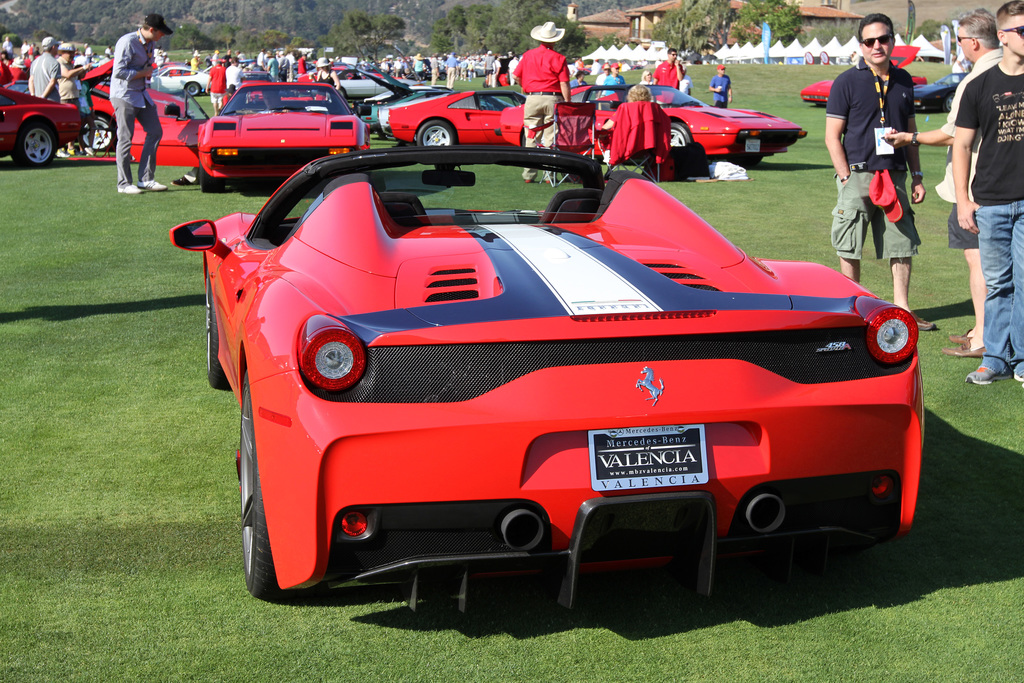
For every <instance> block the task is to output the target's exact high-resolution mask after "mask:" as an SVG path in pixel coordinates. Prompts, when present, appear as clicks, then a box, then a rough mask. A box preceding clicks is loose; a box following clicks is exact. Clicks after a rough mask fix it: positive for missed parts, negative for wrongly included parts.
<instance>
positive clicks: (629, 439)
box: [587, 424, 710, 493]
mask: <svg viewBox="0 0 1024 683" xmlns="http://www.w3.org/2000/svg"><path fill="white" fill-rule="evenodd" d="M705 437H706V432H705V426H704V425H703V424H688V425H656V426H651V427H620V428H615V429H593V430H590V431H588V432H587V444H588V448H589V460H590V486H591V488H592V489H593V490H594V491H598V492H601V493H606V492H616V491H629V490H643V489H654V488H665V487H673V486H697V485H701V484H706V483H708V480H709V479H710V476H709V472H708V454H707V441H706V438H705Z"/></svg>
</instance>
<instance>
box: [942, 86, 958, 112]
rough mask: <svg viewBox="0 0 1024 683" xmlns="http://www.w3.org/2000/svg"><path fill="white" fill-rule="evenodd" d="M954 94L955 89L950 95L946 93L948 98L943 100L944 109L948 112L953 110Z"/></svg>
mask: <svg viewBox="0 0 1024 683" xmlns="http://www.w3.org/2000/svg"><path fill="white" fill-rule="evenodd" d="M954 96H956V91H955V90H954V91H953V92H951V93H949V94H948V95H946V99H944V100H942V111H944V112H947V113H948V112H951V111H953V97H954Z"/></svg>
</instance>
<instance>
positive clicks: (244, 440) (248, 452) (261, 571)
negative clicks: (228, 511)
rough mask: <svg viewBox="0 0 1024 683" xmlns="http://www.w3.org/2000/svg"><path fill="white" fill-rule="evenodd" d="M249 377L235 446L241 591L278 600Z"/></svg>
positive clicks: (263, 598)
mask: <svg viewBox="0 0 1024 683" xmlns="http://www.w3.org/2000/svg"><path fill="white" fill-rule="evenodd" d="M252 414H253V411H252V393H251V391H250V390H249V376H248V375H246V376H245V379H244V380H243V381H242V427H241V435H240V439H239V446H238V456H239V459H238V481H239V490H240V492H241V502H242V562H243V568H244V571H245V587H246V588H248V589H249V592H250V593H252V594H253V596H254V597H257V598H260V599H262V600H273V599H275V598H279V597H281V596H282V594H283V591H282V590H281V587H280V586H278V584H277V572H276V571H275V570H274V558H273V555H271V553H270V535H269V534H268V533H267V518H266V515H265V513H264V510H263V490H262V488H261V487H260V470H259V463H258V461H257V458H256V432H255V429H254V428H253V423H252Z"/></svg>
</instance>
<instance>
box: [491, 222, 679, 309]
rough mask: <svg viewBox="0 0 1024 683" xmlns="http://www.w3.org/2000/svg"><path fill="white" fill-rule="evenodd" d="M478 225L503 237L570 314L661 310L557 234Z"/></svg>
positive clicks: (520, 227) (532, 228)
mask: <svg viewBox="0 0 1024 683" xmlns="http://www.w3.org/2000/svg"><path fill="white" fill-rule="evenodd" d="M481 227H484V228H486V229H487V230H489V231H490V232H492V233H494V234H495V235H498V236H499V237H501V238H502V239H503V240H505V242H507V243H508V245H509V246H511V247H512V248H513V249H514V250H515V251H516V253H518V254H519V255H520V256H521V257H522V258H523V260H525V261H526V262H527V263H528V264H530V267H531V268H533V270H534V272H536V273H537V275H538V276H540V278H541V279H542V280H544V282H545V283H546V284H547V286H548V288H549V289H550V290H551V292H552V293H553V294H554V295H555V296H556V297H558V299H559V301H561V302H562V306H564V307H565V310H566V312H568V313H569V315H593V314H598V313H637V312H640V313H643V312H649V311H660V310H661V308H659V307H658V306H657V305H655V303H654V302H653V301H651V300H650V299H648V298H647V297H646V296H645V295H644V293H643V292H641V291H640V290H639V289H637V288H636V287H634V286H633V285H632V284H631V283H630V282H629V281H628V280H626V279H624V278H623V277H622V276H621V275H619V274H618V273H616V272H615V271H614V270H612V269H610V268H609V267H608V266H606V265H605V264H603V263H601V262H600V261H598V260H597V259H595V258H594V257H593V256H591V255H590V254H588V253H587V252H586V250H584V249H580V248H579V247H577V246H576V245H574V244H572V243H571V242H569V241H567V240H564V239H562V238H561V237H559V236H557V235H553V234H551V233H550V232H547V231H546V230H542V229H541V228H538V227H535V226H532V225H485V226H481Z"/></svg>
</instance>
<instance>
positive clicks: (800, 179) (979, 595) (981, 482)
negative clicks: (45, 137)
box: [0, 65, 1024, 682]
mask: <svg viewBox="0 0 1024 683" xmlns="http://www.w3.org/2000/svg"><path fill="white" fill-rule="evenodd" d="M839 70H840V69H838V68H831V67H814V68H810V67H781V66H767V67H765V66H736V67H733V68H731V69H730V73H731V75H732V76H733V80H734V88H735V92H736V101H735V103H734V104H735V106H737V107H749V108H754V109H759V110H762V111H769V112H772V113H774V114H777V115H780V116H783V117H785V118H789V119H791V120H793V121H796V122H798V123H800V124H801V125H802V126H804V127H805V128H807V130H809V131H810V134H809V136H808V137H807V138H806V139H805V140H803V141H801V142H799V143H798V144H797V145H796V146H795V147H794V148H793V150H792V151H791V152H790V153H787V154H784V155H780V156H777V157H773V158H770V159H767V160H766V161H765V162H764V163H763V164H761V166H759V167H757V168H756V169H753V170H752V171H751V177H752V180H751V181H750V182H737V183H709V184H695V183H666V184H664V185H663V187H664V188H665V189H666V190H667V191H669V192H671V193H672V194H674V195H675V196H677V197H679V198H680V199H682V200H683V201H684V202H686V203H687V204H688V205H689V206H691V207H692V208H694V209H695V210H696V211H697V212H698V213H699V214H701V215H702V216H704V217H705V218H706V219H707V220H709V221H710V222H711V223H712V224H713V225H715V226H716V227H717V228H718V229H719V230H721V231H722V232H723V233H724V234H726V235H727V236H728V237H730V238H731V239H732V240H734V241H735V242H736V243H737V244H738V245H740V246H741V247H742V248H743V249H744V250H746V251H747V252H749V253H750V254H753V255H757V256H762V257H768V258H782V259H805V260H811V261H817V262H820V263H825V264H828V265H830V266H833V267H835V266H836V258H835V254H834V252H833V251H832V249H831V247H830V246H829V225H830V220H831V216H830V212H831V209H832V206H833V203H834V199H835V185H834V180H833V177H832V170H831V164H830V162H829V158H828V154H827V152H826V150H825V147H824V143H823V132H824V110H823V109H821V108H817V107H813V106H810V105H807V104H804V103H802V102H800V100H799V98H798V97H797V95H796V93H797V92H798V91H799V89H800V88H802V87H803V86H804V85H807V84H808V83H811V82H814V81H817V80H821V79H823V78H826V77H832V76H833V75H834V74H836V73H838V72H839ZM913 71H914V73H921V74H923V75H926V76H928V78H929V80H934V79H935V78H936V77H938V76H939V75H941V74H942V67H940V66H929V65H922V66H920V67H919V66H918V65H915V67H914V69H913ZM690 74H691V76H692V77H693V79H694V81H695V87H696V92H697V94H698V95H700V96H702V89H706V87H707V82H708V80H709V78H710V75H711V67H695V68H692V69H691V70H690ZM705 99H707V98H705ZM942 116H943V115H935V114H932V115H931V116H930V117H927V120H926V118H925V117H923V116H922V117H920V119H921V120H920V121H919V127H920V128H921V129H932V128H935V127H937V126H938V125H939V124H940V122H941V119H942ZM922 158H923V165H924V170H925V172H926V179H925V180H926V187H927V189H928V197H927V199H926V200H925V202H924V203H923V204H922V205H920V206H919V207H917V208H916V209H915V210H916V213H917V219H918V228H919V230H920V232H921V234H922V237H923V239H924V244H923V245H922V246H921V255H920V257H918V258H917V259H915V261H914V273H913V280H912V284H911V302H912V304H913V306H914V308H915V309H916V310H917V311H918V312H919V313H920V314H921V315H922V316H924V317H925V318H928V319H930V320H934V321H935V322H937V323H938V324H939V326H940V331H939V332H934V333H925V334H922V336H921V342H920V353H921V362H922V366H923V369H924V376H925V408H926V411H927V421H926V440H925V450H924V468H923V476H922V483H921V492H920V500H919V505H918V514H917V519H916V523H915V527H914V529H913V531H912V532H911V533H910V535H909V536H907V537H905V538H903V539H900V540H897V541H894V542H892V543H888V544H883V545H881V546H878V547H876V548H872V549H870V550H868V551H866V552H863V553H859V554H856V555H849V556H839V557H833V558H831V560H830V567H829V571H828V572H827V573H826V574H825V575H824V576H816V575H811V574H808V573H806V572H803V571H802V570H796V571H795V572H794V577H793V580H792V581H791V582H790V583H788V584H780V583H776V582H774V581H772V580H770V579H768V578H766V577H765V576H764V575H762V574H761V573H760V572H759V571H757V570H756V569H755V568H753V566H752V565H750V564H748V563H747V562H746V561H744V560H730V561H724V562H721V563H720V564H719V565H718V575H717V580H716V584H715V593H714V595H713V596H712V597H711V598H702V597H700V596H697V595H694V594H692V593H690V592H688V591H687V590H685V589H683V588H681V587H679V586H678V585H677V584H675V583H674V582H673V581H672V580H671V579H670V578H669V577H668V575H667V574H665V573H663V572H660V571H655V572H637V573H625V574H604V575H588V576H585V577H584V578H583V580H582V585H581V589H580V590H581V592H580V600H579V606H578V607H577V609H575V610H573V611H569V610H565V609H563V608H561V607H559V606H558V605H557V604H556V603H555V602H554V600H553V599H551V598H550V596H549V595H548V594H547V592H546V590H545V587H544V586H543V585H541V583H540V582H539V581H537V580H536V579H534V578H530V577H524V578H513V579H501V580H498V579H495V580H478V581H476V582H473V583H471V584H470V594H469V610H468V612H467V613H466V614H461V613H459V612H458V611H457V610H456V609H455V608H454V605H453V604H451V603H450V602H449V601H448V600H447V599H446V598H445V596H444V595H442V594H441V593H440V592H436V591H433V590H429V589H428V591H427V598H426V600H425V601H424V602H423V603H421V605H420V610H419V611H418V612H416V613H413V612H411V611H410V610H408V608H407V607H405V605H404V603H403V602H402V600H401V599H400V597H399V594H398V591H397V589H395V588H393V587H383V588H365V589H357V590H349V591H344V592H338V593H336V594H332V595H330V596H327V597H325V598H321V599H316V600H306V601H302V602H296V603H292V604H282V605H275V604H269V603H263V602H260V601H258V600H255V599H253V598H251V597H250V596H249V595H248V593H247V592H246V590H245V586H244V583H243V580H242V568H241V551H240V545H241V542H240V534H239V513H238V483H237V479H236V475H235V465H234V452H235V448H236V447H237V443H238V436H237V434H238V408H237V405H236V404H235V401H234V398H233V397H232V395H231V394H229V393H223V392H216V391H213V390H212V389H209V388H208V386H207V384H206V377H205V368H204V361H203V354H204V352H205V347H204V336H203V309H202V300H203V293H202V279H201V273H200V261H199V258H198V257H197V256H195V255H191V254H187V253H185V252H182V251H179V250H177V249H174V248H173V247H172V246H171V245H170V243H169V242H168V239H167V230H168V228H170V227H171V226H173V225H175V224H177V223H180V222H184V221H186V220H189V219H193V218H203V217H210V218H216V217H219V216H221V215H223V214H226V213H229V212H232V211H239V210H244V211H255V210H257V209H258V208H259V207H260V206H261V205H262V203H263V201H264V200H265V198H266V196H267V192H266V188H265V187H239V188H234V189H235V191H232V192H228V193H226V194H223V195H204V194H201V193H200V192H199V190H198V188H173V189H172V190H171V191H169V192H166V193H162V194H145V195H142V196H138V197H129V196H124V195H118V194H117V193H116V192H115V170H114V167H113V165H112V164H111V163H109V162H103V161H89V160H82V161H78V160H75V161H62V160H58V161H56V162H55V163H54V164H53V165H52V166H51V167H49V168H47V169H44V170H40V171H30V170H24V169H21V168H18V167H16V166H14V164H13V163H12V162H11V161H10V159H0V216H2V220H0V226H2V227H0V255H2V259H0V292H2V296H0V357H2V358H3V359H4V361H5V362H4V376H3V379H2V381H0V472H2V474H0V681H11V682H21V681H59V680H98V681H110V680H198V681H206V680H217V681H221V680H223V681H229V680H230V681H234V680H239V681H254V680H295V681H309V680H330V681H336V680H354V681H355V680H401V681H406V680H454V681H462V680H573V681H577V680H578V681H583V680H714V681H732V680H793V679H799V680H866V679H878V680H900V681H906V680H910V681H937V680H979V681H1004V680H1024V646H1022V644H1021V638H1022V633H1024V562H1022V559H1021V558H1022V557H1024V533H1022V532H1021V520H1022V518H1024V502H1022V500H1024V498H1022V496H1021V488H1022V483H1021V482H1022V481H1024V457H1022V453H1024V436H1022V430H1021V414H1022V410H1021V408H1022V405H1024V391H1022V390H1021V386H1020V384H1019V383H1017V382H1012V381H1008V382H1000V383H997V384H994V385H992V386H989V387H977V386H972V385H967V384H965V383H964V381H963V380H964V377H965V375H966V374H967V372H969V371H970V370H973V369H974V367H975V364H974V363H973V362H972V361H965V360H959V359H953V358H948V357H946V356H943V355H942V354H941V352H940V349H941V347H942V346H943V345H946V344H947V342H946V335H947V334H948V333H950V332H963V331H964V330H965V329H967V327H968V326H969V325H970V320H971V307H970V302H969V296H968V291H967V283H966V266H965V265H964V262H963V257H962V255H961V254H960V253H959V252H955V251H952V250H950V249H948V248H947V247H946V216H947V214H948V211H949V205H947V204H946V203H945V202H943V201H942V200H940V199H939V198H938V197H937V196H936V194H935V192H934V189H933V188H934V185H935V183H936V182H938V180H939V179H940V178H941V175H942V169H943V165H944V151H943V150H939V149H929V148H925V149H923V150H922ZM181 170H182V169H164V168H161V169H158V176H157V177H158V179H159V180H161V181H163V182H168V181H170V179H171V178H174V177H176V176H177V175H180V172H181ZM503 172H504V173H507V174H508V176H509V180H508V184H507V186H504V189H498V190H495V191H494V192H495V195H496V196H495V201H499V200H500V199H501V198H500V197H499V196H497V195H499V193H503V194H504V195H506V196H507V195H508V193H522V192H526V191H528V190H529V191H537V192H550V189H548V188H542V187H537V186H526V187H524V185H523V184H522V183H521V181H520V180H519V178H518V173H517V172H516V171H514V170H511V169H509V170H506V171H503ZM493 185H494V184H493V183H492V186H493ZM497 187H498V188H502V185H501V184H500V183H499V184H497ZM512 196H513V197H514V196H515V195H512ZM864 282H865V284H866V285H867V286H868V287H870V288H871V289H872V290H874V291H875V292H877V293H878V294H879V295H880V296H882V297H885V298H888V297H890V296H891V294H892V288H891V282H890V278H889V273H888V267H887V264H886V263H883V262H878V261H873V260H871V261H865V262H864ZM806 427H807V429H813V428H814V427H815V426H814V425H807V426H806ZM836 438H842V435H841V434H837V435H836ZM886 447H887V444H885V443H879V444H878V448H886ZM823 456H827V454H823Z"/></svg>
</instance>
